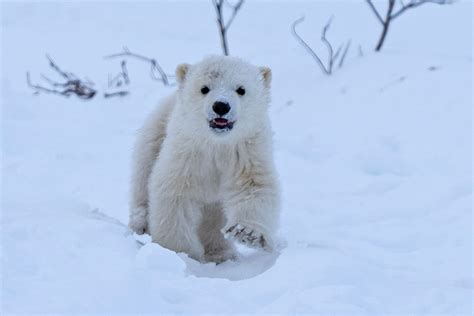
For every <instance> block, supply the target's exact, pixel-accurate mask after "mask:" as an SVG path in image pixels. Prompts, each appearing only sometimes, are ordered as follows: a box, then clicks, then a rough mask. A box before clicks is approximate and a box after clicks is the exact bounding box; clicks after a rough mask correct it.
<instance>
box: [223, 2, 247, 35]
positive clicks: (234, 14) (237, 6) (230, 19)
mask: <svg viewBox="0 0 474 316" xmlns="http://www.w3.org/2000/svg"><path fill="white" fill-rule="evenodd" d="M226 3H228V2H226ZM242 4H244V0H239V2H237V3H236V4H235V5H231V7H232V15H231V16H230V18H229V21H228V22H227V23H226V25H225V29H226V31H227V30H228V29H229V27H230V25H231V24H232V22H233V21H234V19H235V16H236V15H237V12H239V10H240V7H241V6H242Z"/></svg>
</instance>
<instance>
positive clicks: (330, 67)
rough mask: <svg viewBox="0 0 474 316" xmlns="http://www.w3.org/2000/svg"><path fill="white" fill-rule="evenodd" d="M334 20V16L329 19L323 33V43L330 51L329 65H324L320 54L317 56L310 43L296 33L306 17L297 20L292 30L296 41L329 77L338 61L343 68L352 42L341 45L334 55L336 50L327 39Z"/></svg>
mask: <svg viewBox="0 0 474 316" xmlns="http://www.w3.org/2000/svg"><path fill="white" fill-rule="evenodd" d="M333 18H334V17H333V16H331V17H330V18H329V20H328V22H327V23H326V25H324V27H323V29H322V31H321V41H322V42H323V43H324V44H325V45H326V47H327V49H328V61H327V64H324V62H323V61H322V60H321V58H320V57H319V56H318V54H316V53H315V52H314V50H313V49H312V48H311V47H310V46H309V45H308V43H306V41H305V40H304V39H303V38H302V37H301V36H300V35H299V34H298V33H297V32H296V26H297V25H298V24H300V23H301V22H303V21H304V17H301V18H299V19H297V20H296V21H294V22H293V24H292V28H291V29H292V32H293V35H294V36H295V37H296V39H297V40H298V41H299V42H300V44H301V45H302V46H303V47H304V48H305V49H306V50H307V51H308V52H309V54H310V55H311V56H312V57H313V59H314V60H316V62H317V63H318V65H319V67H320V68H321V70H322V71H323V73H324V74H326V75H328V76H329V75H331V74H332V70H333V66H334V64H335V63H337V62H338V61H339V63H338V66H339V68H341V67H342V65H343V63H344V59H345V58H346V55H347V51H348V50H349V47H350V42H351V41H350V40H349V41H348V42H347V43H346V44H345V45H344V46H343V45H339V47H338V48H337V50H336V52H335V53H334V48H333V46H332V44H331V42H330V41H329V40H328V39H327V32H328V30H329V28H330V27H331V23H332V20H333ZM343 47H344V50H342V49H343ZM341 52H343V54H342V56H341V55H340V54H341Z"/></svg>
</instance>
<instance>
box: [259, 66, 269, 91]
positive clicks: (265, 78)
mask: <svg viewBox="0 0 474 316" xmlns="http://www.w3.org/2000/svg"><path fill="white" fill-rule="evenodd" d="M258 69H259V70H260V73H261V74H262V77H263V82H264V83H265V86H266V87H270V83H271V82H272V70H271V69H270V68H268V67H265V66H263V67H258Z"/></svg>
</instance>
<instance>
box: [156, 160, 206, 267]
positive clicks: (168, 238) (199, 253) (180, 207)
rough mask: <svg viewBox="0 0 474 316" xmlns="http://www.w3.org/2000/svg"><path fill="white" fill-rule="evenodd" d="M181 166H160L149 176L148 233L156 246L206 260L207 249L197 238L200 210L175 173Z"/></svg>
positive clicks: (158, 163) (198, 204)
mask: <svg viewBox="0 0 474 316" xmlns="http://www.w3.org/2000/svg"><path fill="white" fill-rule="evenodd" d="M177 169H178V170H179V169H180V166H177V165H175V168H173V166H172V164H166V163H163V162H162V163H161V164H160V162H157V165H156V166H155V167H154V168H153V171H152V174H151V176H150V185H149V188H148V190H149V191H148V194H149V209H148V230H149V233H150V235H151V237H152V240H153V242H156V243H158V244H160V245H161V246H163V247H165V248H168V249H170V250H173V251H176V252H184V253H186V254H188V255H189V256H190V257H191V258H193V259H196V260H198V261H202V260H203V255H204V247H203V245H202V244H201V242H200V240H199V236H198V228H199V223H200V222H201V218H202V214H201V206H202V204H200V203H199V202H198V201H196V199H195V198H193V194H192V192H191V191H190V189H189V188H188V187H187V181H186V179H185V178H183V177H182V176H179V175H178V173H176V174H175V172H176V170H177Z"/></svg>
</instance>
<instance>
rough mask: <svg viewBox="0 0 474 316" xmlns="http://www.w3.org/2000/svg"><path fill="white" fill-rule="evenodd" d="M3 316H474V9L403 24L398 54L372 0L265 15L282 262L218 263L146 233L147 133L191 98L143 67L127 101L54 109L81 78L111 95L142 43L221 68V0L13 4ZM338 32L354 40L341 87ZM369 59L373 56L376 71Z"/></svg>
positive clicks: (242, 52)
mask: <svg viewBox="0 0 474 316" xmlns="http://www.w3.org/2000/svg"><path fill="white" fill-rule="evenodd" d="M1 8H2V17H1V27H2V49H1V53H2V71H1V84H2V86H1V88H2V94H1V104H2V112H1V114H2V124H1V132H2V175H1V178H2V191H1V194H2V202H1V203H2V204H1V211H2V226H1V238H2V239H1V246H2V253H1V258H2V261H1V262H2V269H1V278H2V288H1V300H2V301H1V302H2V308H1V311H2V313H33V312H47V313H73V312H75V313H107V314H111V313H139V312H141V313H145V312H150V313H178V312H179V313H185V314H190V313H254V312H257V313H264V312H272V313H288V314H295V313H324V314H345V315H353V314H356V313H357V314H373V315H380V314H387V313H395V314H421V313H446V314H472V301H473V284H474V281H473V276H472V251H473V247H472V242H473V239H472V174H471V171H472V153H471V148H472V129H471V124H472V105H473V102H472V50H471V49H472V46H471V45H472V4H471V3H470V2H469V1H459V2H457V3H456V4H454V5H451V6H445V7H440V6H436V5H426V6H423V7H421V8H419V9H416V10H414V11H411V12H408V13H406V14H405V15H403V16H401V17H400V18H399V19H397V20H396V21H395V22H394V24H393V25H392V28H391V30H390V33H389V35H388V39H387V42H386V46H385V47H384V49H383V51H382V53H379V54H375V53H373V52H372V48H373V46H374V44H375V42H376V39H377V37H378V35H379V33H380V26H379V25H378V22H377V20H376V19H375V17H374V16H373V15H372V13H371V12H370V10H369V9H368V7H367V5H366V4H365V3H364V1H337V2H336V1H329V0H327V1H306V2H294V1H288V2H274V3H272V2H258V1H247V2H246V3H245V4H244V6H243V7H242V10H241V12H240V13H239V14H238V16H237V18H236V20H235V22H234V24H233V25H232V28H231V30H230V32H229V41H230V49H231V53H233V54H235V55H239V56H242V57H243V58H245V59H248V60H249V61H251V62H252V63H255V64H258V65H268V66H270V67H271V68H272V69H273V77H274V82H273V104H272V109H271V116H272V120H273V126H274V130H275V144H276V153H275V154H276V161H277V167H278V170H279V173H280V177H281V183H282V187H283V211H282V220H281V223H282V225H281V238H282V240H283V242H282V245H283V246H282V249H281V251H280V253H279V254H266V253H259V252H249V251H246V252H245V254H244V256H243V258H242V259H241V260H240V261H238V262H229V263H224V264H221V265H218V266H215V265H214V264H205V265H203V264H199V263H197V262H194V261H192V260H190V259H188V258H186V257H185V256H184V255H181V254H180V255H177V254H175V253H173V252H170V251H168V250H166V249H163V248H161V247H160V246H158V245H156V244H146V245H145V246H141V245H140V244H139V243H138V242H137V241H136V240H135V238H134V237H133V236H131V235H130V234H129V233H128V232H127V229H126V227H125V226H124V224H126V222H127V212H128V210H127V203H128V202H127V200H128V189H129V188H128V178H129V173H130V168H129V164H130V161H129V160H130V151H131V144H132V142H133V139H134V135H135V131H136V130H137V128H138V127H139V126H140V124H141V123H142V122H143V119H144V118H145V117H146V115H147V113H149V112H150V110H151V109H152V108H153V107H154V106H155V105H156V103H157V101H158V100H159V99H160V98H161V97H163V96H165V95H167V94H169V93H170V92H171V91H172V90H173V88H172V87H163V86H162V85H160V84H159V83H156V82H153V81H151V80H150V79H149V77H148V70H147V66H146V65H143V64H140V63H139V62H136V61H130V62H129V71H130V76H131V80H132V87H131V94H130V95H129V96H128V97H125V98H115V99H103V98H96V99H94V100H92V101H89V102H84V101H81V100H77V99H75V98H74V97H71V98H69V99H65V98H62V97H59V96H53V95H45V94H42V95H39V96H35V95H33V94H32V91H31V90H30V89H28V88H27V86H26V80H25V72H26V71H30V72H31V75H32V79H33V80H34V81H39V80H40V73H44V74H47V75H49V76H53V75H54V74H52V73H51V70H50V69H49V68H48V66H47V62H46V59H45V58H44V54H45V53H49V54H50V55H51V56H52V57H53V58H54V59H55V61H56V62H57V63H58V64H59V65H60V66H62V67H63V68H65V69H67V70H70V71H74V72H75V73H76V74H78V75H83V76H84V75H85V76H87V77H89V78H91V79H93V80H94V81H95V82H96V84H97V87H98V88H100V89H103V88H105V87H106V83H107V73H112V72H117V71H118V70H119V60H104V59H103V58H102V57H103V56H104V55H107V54H110V53H115V52H118V51H120V50H121V47H122V46H123V45H127V46H128V47H129V48H130V49H131V50H133V51H135V52H138V53H143V54H146V55H149V56H153V57H156V58H157V59H158V60H159V61H160V63H161V64H162V66H163V67H164V68H165V69H166V70H167V71H168V72H169V73H172V72H173V70H174V67H175V66H176V64H178V63H181V62H195V61H197V60H199V59H201V58H202V56H204V55H206V54H209V53H220V47H219V39H218V35H217V30H216V25H215V22H214V20H213V19H214V11H213V8H212V7H211V5H210V1H204V2H202V1H189V2H175V1H159V2H158V1H156V2H132V1H129V2H95V3H94V2H82V3H81V2H74V3H66V2H59V1H57V2H45V3H21V2H10V3H6V2H4V3H2V6H1ZM302 14H304V15H305V16H306V20H305V22H304V23H303V24H301V25H300V26H299V32H300V33H301V34H302V35H303V36H304V37H305V38H306V39H307V40H308V41H309V42H310V43H311V44H312V45H314V47H315V48H316V49H318V51H322V52H324V46H322V44H321V43H320V42H319V32H320V29H321V26H322V25H323V24H324V23H325V22H326V21H327V19H328V17H329V16H330V15H331V14H335V19H334V21H333V25H332V27H331V29H330V31H329V33H328V35H329V37H330V38H331V39H332V40H334V41H335V42H342V41H343V40H345V39H348V38H352V43H353V46H352V47H353V50H351V51H350V53H349V56H348V59H347V61H346V65H345V66H344V67H343V68H342V69H341V70H337V71H336V73H335V74H334V75H333V76H332V77H330V78H327V77H325V76H323V75H322V74H321V72H320V71H319V69H318V68H317V66H316V64H315V63H314V61H313V60H312V59H311V58H310V56H309V55H308V54H307V53H306V52H305V51H304V50H303V48H302V47H301V46H299V44H298V43H297V42H296V41H295V40H294V38H292V36H291V33H290V24H291V22H292V21H293V20H295V19H296V18H298V17H300V16H301V15H302ZM359 45H361V46H362V50H363V52H364V55H363V56H362V57H360V56H358V49H357V47H358V46H359Z"/></svg>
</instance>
